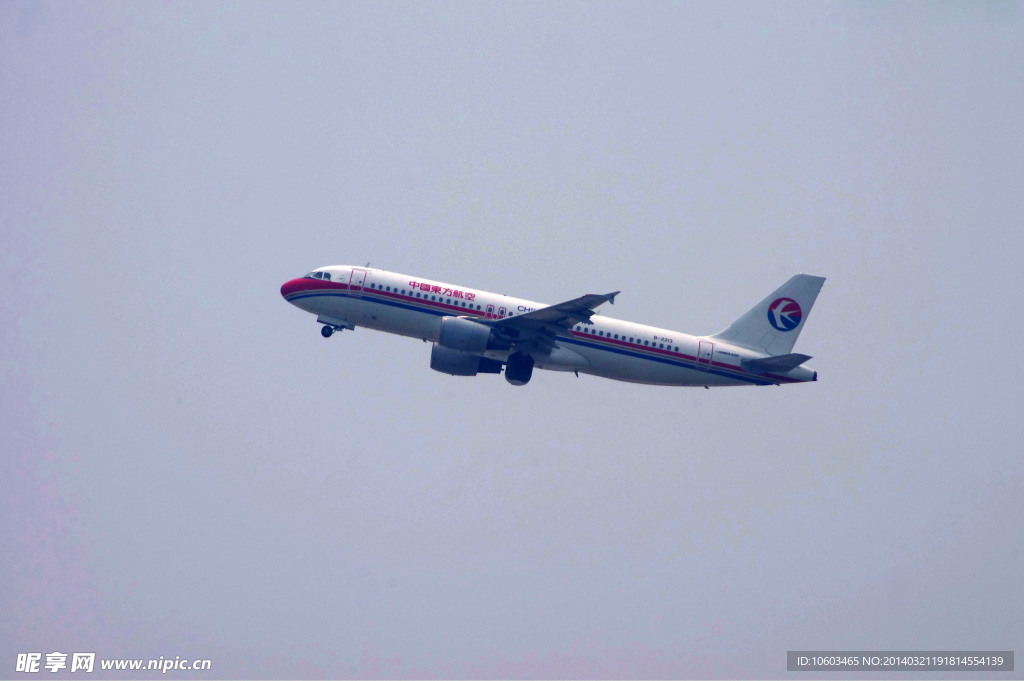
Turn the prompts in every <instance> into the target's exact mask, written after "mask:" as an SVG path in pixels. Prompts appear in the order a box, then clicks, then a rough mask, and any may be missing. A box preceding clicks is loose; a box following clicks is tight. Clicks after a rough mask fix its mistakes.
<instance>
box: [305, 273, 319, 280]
mask: <svg viewBox="0 0 1024 681" xmlns="http://www.w3.org/2000/svg"><path fill="white" fill-rule="evenodd" d="M317 274H319V272H310V273H309V274H307V275H306V276H304V277H303V279H317V276H316V275H317Z"/></svg>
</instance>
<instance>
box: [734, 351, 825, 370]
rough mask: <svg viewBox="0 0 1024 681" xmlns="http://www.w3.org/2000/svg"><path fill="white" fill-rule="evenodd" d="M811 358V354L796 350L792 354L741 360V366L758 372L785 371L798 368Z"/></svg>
mask: <svg viewBox="0 0 1024 681" xmlns="http://www.w3.org/2000/svg"><path fill="white" fill-rule="evenodd" d="M810 358H811V356H810V355H801V354H800V353H796V352H795V353H793V354H790V355H775V356H774V357H765V358H764V359H745V360H743V361H742V362H740V366H742V367H743V368H744V369H746V370H747V371H752V372H754V373H756V374H766V373H768V372H770V371H773V372H778V373H785V372H787V371H789V370H790V369H795V368H797V367H798V366H800V365H801V364H803V363H804V362H806V361H807V360H809V359H810Z"/></svg>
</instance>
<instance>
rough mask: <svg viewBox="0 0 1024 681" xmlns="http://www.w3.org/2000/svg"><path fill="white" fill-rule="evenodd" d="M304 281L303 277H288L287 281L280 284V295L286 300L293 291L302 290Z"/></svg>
mask: <svg viewBox="0 0 1024 681" xmlns="http://www.w3.org/2000/svg"><path fill="white" fill-rule="evenodd" d="M305 281H306V280H305V279H289V280H288V281H286V282H284V283H283V284H281V297H282V298H284V299H285V300H287V299H288V296H290V295H292V294H293V293H297V292H299V291H302V290H303V288H304V282H305Z"/></svg>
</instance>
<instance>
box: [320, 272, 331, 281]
mask: <svg viewBox="0 0 1024 681" xmlns="http://www.w3.org/2000/svg"><path fill="white" fill-rule="evenodd" d="M322 274H323V275H324V276H323V278H324V279H326V280H327V281H330V280H331V273H330V272H322Z"/></svg>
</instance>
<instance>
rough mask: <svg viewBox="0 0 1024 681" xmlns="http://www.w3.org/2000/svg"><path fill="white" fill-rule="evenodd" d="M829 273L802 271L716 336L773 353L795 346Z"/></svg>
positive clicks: (785, 352) (726, 340) (789, 350)
mask: <svg viewBox="0 0 1024 681" xmlns="http://www.w3.org/2000/svg"><path fill="white" fill-rule="evenodd" d="M824 283H825V277H814V276H811V275H809V274H798V275H796V276H794V277H793V278H792V279H790V280H789V281H787V282H786V283H785V284H783V285H782V286H780V287H779V288H777V289H776V290H775V292H774V293H772V294H771V295H769V296H768V297H767V298H765V299H764V300H762V301H761V302H760V303H758V304H757V305H755V306H754V307H753V308H752V309H751V310H750V312H748V313H746V314H745V315H743V316H742V317H740V318H739V319H737V320H736V321H735V322H733V323H732V325H731V326H730V327H729V328H728V329H726V330H725V331H721V332H719V333H716V334H715V335H714V336H712V338H717V339H718V340H721V341H724V342H726V343H732V344H734V345H740V346H742V347H745V348H749V349H751V350H755V351H757V352H764V353H767V354H769V355H785V354H788V353H790V352H791V351H792V350H793V345H794V344H795V343H796V339H797V336H799V335H800V331H801V330H802V329H803V328H804V323H805V322H806V321H807V317H808V315H810V313H811V307H812V306H813V305H814V300H815V299H816V298H817V297H818V292H819V291H820V290H821V285H822V284H824Z"/></svg>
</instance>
